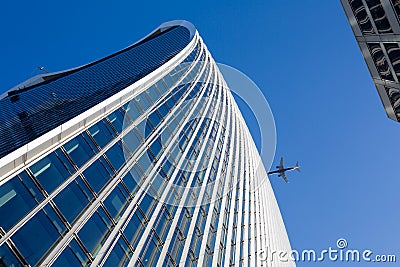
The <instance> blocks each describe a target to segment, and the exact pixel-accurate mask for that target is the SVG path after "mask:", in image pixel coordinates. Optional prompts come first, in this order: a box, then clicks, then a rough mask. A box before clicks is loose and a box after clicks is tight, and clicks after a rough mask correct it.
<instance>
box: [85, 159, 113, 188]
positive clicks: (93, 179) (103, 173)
mask: <svg viewBox="0 0 400 267" xmlns="http://www.w3.org/2000/svg"><path fill="white" fill-rule="evenodd" d="M83 175H84V176H85V178H86V180H87V181H88V182H89V184H90V186H91V187H92V188H93V190H94V191H95V192H96V193H98V192H100V190H101V189H102V188H103V186H104V185H105V184H106V183H107V182H108V181H109V180H110V178H111V176H112V175H113V172H112V171H111V168H110V167H109V166H108V164H107V163H106V162H105V159H104V158H102V157H100V158H99V159H98V160H96V161H95V162H93V163H92V164H91V165H90V166H89V167H88V168H87V169H86V170H85V171H84V172H83Z"/></svg>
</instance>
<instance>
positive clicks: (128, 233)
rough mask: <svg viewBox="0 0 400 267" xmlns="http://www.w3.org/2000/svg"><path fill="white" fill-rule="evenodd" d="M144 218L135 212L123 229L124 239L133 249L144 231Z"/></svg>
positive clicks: (137, 211)
mask: <svg viewBox="0 0 400 267" xmlns="http://www.w3.org/2000/svg"><path fill="white" fill-rule="evenodd" d="M144 221H145V220H144V218H143V215H142V214H141V213H140V212H139V210H136V212H135V214H134V215H133V216H132V218H131V220H129V223H128V225H127V226H126V228H125V229H124V234H125V237H126V239H127V240H128V241H129V242H130V244H131V245H132V247H133V248H134V249H135V248H136V245H137V242H139V236H140V235H141V233H142V231H143V229H144Z"/></svg>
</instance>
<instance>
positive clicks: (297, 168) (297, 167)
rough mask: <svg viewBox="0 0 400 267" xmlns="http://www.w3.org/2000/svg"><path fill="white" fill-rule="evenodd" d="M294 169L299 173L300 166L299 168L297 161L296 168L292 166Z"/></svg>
mask: <svg viewBox="0 0 400 267" xmlns="http://www.w3.org/2000/svg"><path fill="white" fill-rule="evenodd" d="M294 168H295V169H296V170H297V171H298V172H300V166H299V162H298V161H296V166H294Z"/></svg>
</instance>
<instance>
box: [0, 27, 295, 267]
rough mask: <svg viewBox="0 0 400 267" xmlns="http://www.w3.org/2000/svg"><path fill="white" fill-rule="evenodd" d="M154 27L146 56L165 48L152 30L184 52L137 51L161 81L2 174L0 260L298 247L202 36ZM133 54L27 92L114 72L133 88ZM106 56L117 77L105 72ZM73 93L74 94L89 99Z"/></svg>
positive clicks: (191, 255)
mask: <svg viewBox="0 0 400 267" xmlns="http://www.w3.org/2000/svg"><path fill="white" fill-rule="evenodd" d="M179 29H181V30H179ZM182 29H183V30H182ZM185 31H186V33H184V32H185ZM182 35H185V36H186V37H185V38H186V39H185V38H183V39H185V40H186V41H185V42H183V41H180V40H181V39H179V38H180V37H181V36H182ZM155 36H156V37H154V36H151V38H147V39H145V40H144V41H142V42H141V43H140V46H149V47H152V49H150V50H148V51H147V53H149V55H147V54H146V55H144V56H145V57H147V56H149V57H150V59H151V58H161V57H162V56H161V55H158V54H157V53H159V50H158V48H157V47H158V46H157V45H155V44H154V43H153V42H155V41H154V40H155V39H157V40H158V41H157V42H160V43H159V45H160V46H166V47H171V51H176V52H174V53H171V52H169V55H170V56H172V57H170V58H168V60H171V62H169V65H168V64H166V63H165V62H166V61H165V60H164V62H163V61H162V60H161V61H158V62H159V63H157V62H153V61H151V60H149V61H146V60H144V59H141V60H144V61H145V62H141V63H140V64H141V65H146V66H148V68H146V70H147V71H151V70H155V69H157V71H159V72H160V73H161V74H160V75H159V76H158V77H159V78H157V79H153V80H151V82H149V83H145V86H144V85H139V87H138V88H139V89H138V90H134V91H133V93H132V94H130V96H129V98H127V99H126V101H124V102H120V103H119V105H118V106H117V107H116V108H114V109H110V110H108V111H107V112H105V114H104V116H99V117H98V118H96V120H95V121H93V123H90V124H88V125H86V126H85V127H84V128H83V129H79V130H77V131H76V132H75V133H74V134H73V135H72V136H69V137H68V138H67V137H66V138H64V139H65V140H64V139H62V140H61V141H60V142H59V145H56V146H54V147H52V148H51V149H48V150H45V149H44V150H43V151H44V152H43V153H42V155H39V156H37V158H36V159H35V160H33V161H32V162H31V163H29V164H27V165H26V166H23V167H22V168H20V169H18V170H15V171H14V173H13V174H12V175H11V176H9V177H5V178H3V179H2V182H1V186H0V212H1V214H2V215H3V216H1V217H0V227H1V228H0V237H1V238H0V266H2V265H5V266H12V265H13V264H14V265H15V266H21V265H22V266H24V265H30V266H89V265H90V266H128V265H130V266H270V264H271V263H268V264H267V261H265V259H264V258H263V257H262V255H261V254H262V252H265V251H266V250H268V249H273V250H286V251H290V244H289V241H288V238H287V234H286V230H285V227H284V224H283V221H282V218H281V215H280V212H279V208H278V206H277V203H276V200H275V197H274V194H273V191H272V188H271V186H270V184H269V181H268V178H267V176H266V172H265V170H264V168H259V166H258V164H259V162H260V157H259V155H258V152H257V149H256V147H255V145H254V142H253V140H252V138H251V135H250V133H249V131H248V129H247V126H246V124H245V122H244V120H243V118H242V116H241V114H240V111H239V109H238V107H237V105H236V103H235V101H234V99H233V96H232V94H231V93H230V91H229V88H228V86H227V84H226V83H225V81H224V80H223V77H222V75H221V73H220V72H219V70H218V68H217V65H216V64H215V62H214V61H213V59H212V58H211V55H210V53H209V52H208V50H207V48H206V46H205V45H204V43H203V41H202V39H201V38H200V37H199V35H198V34H197V32H196V34H194V35H193V36H192V37H190V38H189V40H188V39H187V38H188V36H190V29H188V28H187V27H184V26H179V25H178V24H177V25H176V26H175V27H171V28H169V29H168V30H164V31H161V32H158V33H157V34H156V35H155ZM150 51H151V52H150ZM182 51H183V52H184V53H183V55H182V54H181V55H179V53H182ZM129 53H130V50H129V49H128V50H124V51H122V52H121V53H119V54H118V56H116V57H108V59H106V60H101V61H99V62H97V63H96V62H95V63H93V64H89V65H88V66H86V67H85V68H84V71H85V74H82V73H81V74H77V73H76V72H72V73H70V72H67V73H65V75H63V76H60V77H58V78H57V79H56V80H54V81H53V83H51V82H46V83H44V84H39V85H36V86H35V89H29V90H26V91H25V92H26V93H29V94H32V95H38V98H40V95H42V93H43V94H45V93H46V92H47V91H46V90H47V89H43V88H47V87H50V86H51V85H52V84H55V83H56V82H57V81H58V80H69V81H70V82H72V83H73V82H76V83H77V84H78V83H79V82H80V79H84V81H89V80H91V79H93V80H95V83H93V84H86V83H84V82H82V86H83V85H85V86H88V87H89V88H90V90H92V89H93V92H94V91H95V90H97V89H98V88H101V86H99V87H97V86H95V84H97V83H99V82H103V83H104V84H108V83H109V82H111V81H109V80H113V81H114V82H115V85H113V86H111V88H114V87H118V86H121V88H126V87H127V86H128V85H129V84H132V83H133V82H132V81H133V80H130V81H129V82H128V81H127V80H126V79H125V78H126V77H127V75H126V73H134V72H135V73H136V72H138V71H137V70H136V69H135V70H132V69H131V68H136V66H137V65H135V64H137V63H135V64H133V63H132V62H131V61H134V59H133V58H132V57H129ZM140 53H144V52H143V51H142V52H140ZM153 54H154V55H153ZM161 54H162V53H161ZM163 55H164V54H163ZM104 62H107V64H109V65H110V68H113V67H114V66H118V67H117V68H118V69H115V70H114V71H115V72H118V75H117V74H115V73H114V72H111V73H103V74H101V77H102V78H101V81H98V79H99V77H100V76H99V72H98V70H99V68H100V67H101V66H100V65H102V64H103V63H104ZM161 62H162V63H161ZM128 63H129V64H128ZM131 63H132V64H133V65H132V64H131ZM160 63H161V64H162V65H160ZM104 64H105V63H104ZM119 68H120V69H119ZM82 71H83V70H82ZM80 75H83V76H80ZM143 75H145V74H143ZM128 76H129V75H128ZM145 76H146V75H145ZM82 77H83V78H82ZM135 77H136V78H135V79H137V77H138V76H135ZM140 81H141V80H140V79H139V83H140ZM143 84H144V83H143ZM95 88H97V89H95ZM71 90H74V89H72V88H71ZM35 92H36V93H35ZM21 93H23V92H21ZM109 93H110V94H111V93H112V92H109ZM76 94H77V95H76V98H75V97H72V96H71V98H73V99H71V103H72V102H73V103H80V102H81V101H86V100H85V99H86V98H85V97H84V96H82V95H80V91H79V90H78V89H77V92H76ZM90 94H91V93H90ZM90 94H89V93H88V96H89V95H90ZM94 94H97V95H98V96H99V97H100V96H101V97H102V99H103V97H104V100H102V99H100V98H93V99H92V100H93V102H91V103H92V104H89V103H88V104H87V106H82V109H90V105H93V104H96V103H99V102H101V101H106V98H107V97H108V94H105V95H103V94H102V93H101V92H99V91H96V92H94ZM40 101H41V100H40ZM27 108H28V109H29V108H30V107H27ZM50 109H51V108H50ZM69 109H70V108H68V110H69ZM71 112H72V111H71ZM74 112H76V113H74V114H75V116H76V115H77V114H78V113H79V112H82V110H80V111H74ZM61 113H62V111H61ZM63 114H64V113H63ZM71 114H72V113H71ZM71 114H69V115H68V116H66V117H65V118H64V119H67V118H68V119H71V120H74V117H73V116H74V115H71ZM70 115H71V116H72V117H69V116H70ZM52 123H53V121H51V123H49V124H50V125H51V124H52ZM59 123H63V121H61V120H56V121H54V125H53V127H54V126H55V125H58V124H59ZM25 133H26V132H25ZM28 133H29V132H28ZM35 136H36V132H35V135H32V136H31V137H32V138H33V139H34V138H35ZM24 140H30V139H29V138H28V139H24V138H22V141H21V142H24ZM255 184H257V185H260V186H257V188H255ZM4 215H5V216H4ZM272 266H294V263H293V262H278V261H276V262H273V263H272Z"/></svg>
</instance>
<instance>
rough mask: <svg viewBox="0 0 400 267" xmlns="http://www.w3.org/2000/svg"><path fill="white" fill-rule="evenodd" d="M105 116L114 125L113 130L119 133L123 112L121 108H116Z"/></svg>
mask: <svg viewBox="0 0 400 267" xmlns="http://www.w3.org/2000/svg"><path fill="white" fill-rule="evenodd" d="M107 118H108V120H109V121H110V123H111V124H112V125H113V126H114V128H115V130H117V132H118V133H121V132H122V130H123V129H122V128H123V125H124V112H123V111H122V110H121V109H117V110H116V111H114V112H113V113H111V114H110V115H108V117H107Z"/></svg>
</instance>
